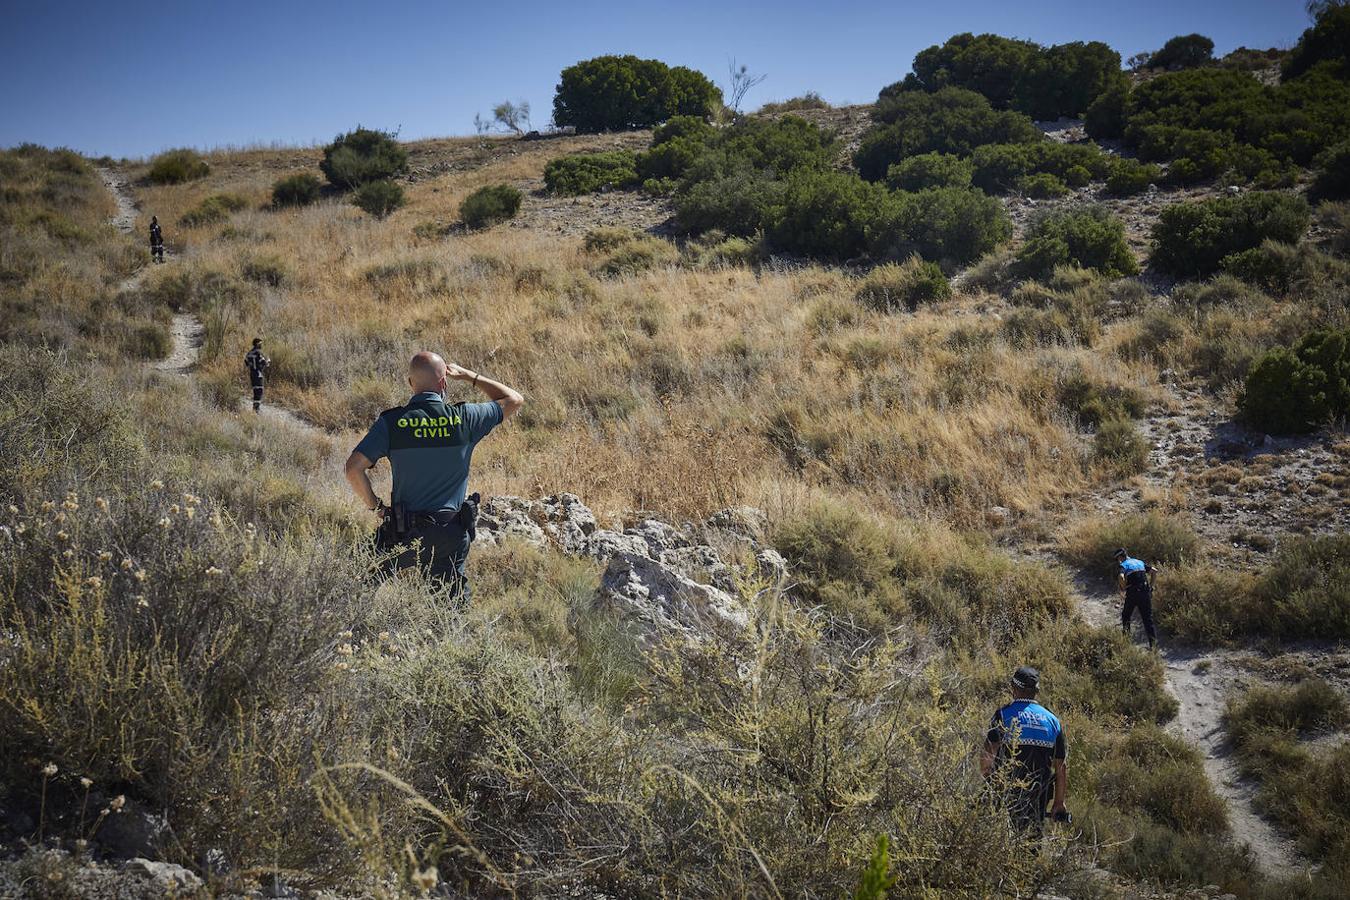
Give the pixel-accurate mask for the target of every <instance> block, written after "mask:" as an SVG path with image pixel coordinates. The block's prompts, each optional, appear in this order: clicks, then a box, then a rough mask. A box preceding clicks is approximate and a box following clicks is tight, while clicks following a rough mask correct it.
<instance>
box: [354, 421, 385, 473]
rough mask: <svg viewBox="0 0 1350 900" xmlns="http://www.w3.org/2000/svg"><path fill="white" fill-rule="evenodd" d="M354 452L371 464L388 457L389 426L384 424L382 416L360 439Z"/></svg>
mask: <svg viewBox="0 0 1350 900" xmlns="http://www.w3.org/2000/svg"><path fill="white" fill-rule="evenodd" d="M354 452H356V453H360V454H361V455H362V456H364V457H365V458H366V459H368V460H370V461H371V462H378V461H379V460H380V459H382V458H384V457H385V456H388V455H389V426H388V425H386V424H385V422H384V417H383V416H381V417H380V418H378V419H376V420H375V424H374V425H372V426H370V430H369V431H367V432H366V436H365V437H363V438H361V443H359V444H357V445H356V450H355V451H354Z"/></svg>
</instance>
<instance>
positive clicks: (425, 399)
mask: <svg viewBox="0 0 1350 900" xmlns="http://www.w3.org/2000/svg"><path fill="white" fill-rule="evenodd" d="M501 421H502V407H501V405H500V404H498V403H495V402H488V403H454V404H447V403H446V402H445V401H444V399H442V397H441V395H440V394H438V393H436V392H435V391H423V392H422V393H420V394H417V395H415V396H414V397H413V398H412V399H411V400H409V401H408V404H407V405H406V406H400V407H396V408H394V409H390V410H385V411H384V412H382V413H380V417H379V418H378V419H376V420H375V424H374V425H372V426H371V428H370V431H368V432H366V436H365V437H364V438H362V439H361V443H359V444H357V445H356V451H357V452H358V453H361V454H362V455H363V456H365V457H366V459H369V460H370V461H371V462H376V461H378V460H380V459H382V458H383V457H386V456H387V457H389V467H390V469H392V470H393V474H394V487H393V496H392V502H394V503H402V504H404V505H405V506H406V507H407V508H408V511H409V512H442V511H446V510H456V509H459V506H460V504H461V503H463V502H464V495H465V494H466V493H467V491H468V484H469V461H470V459H471V458H472V457H473V448H474V447H475V446H477V444H478V442H479V441H481V440H482V439H483V438H484V437H486V436H487V433H488V432H489V431H491V430H492V429H493V428H495V427H496V426H497V425H499V424H501Z"/></svg>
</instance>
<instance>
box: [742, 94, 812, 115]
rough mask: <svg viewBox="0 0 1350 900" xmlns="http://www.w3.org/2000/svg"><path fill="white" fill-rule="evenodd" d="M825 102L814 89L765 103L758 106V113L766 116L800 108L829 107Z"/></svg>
mask: <svg viewBox="0 0 1350 900" xmlns="http://www.w3.org/2000/svg"><path fill="white" fill-rule="evenodd" d="M829 108H830V104H829V103H827V102H826V101H825V100H824V98H822V97H821V96H820V94H818V93H816V92H815V91H807V92H806V93H805V94H802V95H801V96H800V97H790V98H788V99H787V100H781V101H778V102H770V103H765V104H764V105H763V106H761V107H760V108H759V111H758V115H761V116H766V115H771V114H773V113H784V112H795V111H797V110H801V109H829Z"/></svg>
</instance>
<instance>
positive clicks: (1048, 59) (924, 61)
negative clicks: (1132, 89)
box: [887, 33, 1124, 119]
mask: <svg viewBox="0 0 1350 900" xmlns="http://www.w3.org/2000/svg"><path fill="white" fill-rule="evenodd" d="M913 70H914V71H913V73H912V74H911V75H909V76H907V77H906V78H905V80H904V81H903V82H901V83H899V84H897V85H892V86H891V87H890V88H887V90H888V91H893V92H894V91H898V90H927V91H937V90H940V89H942V88H944V87H960V88H966V89H968V90H972V91H976V92H978V93H980V94H982V95H984V96H985V97H986V98H988V100H989V102H990V103H992V104H993V105H994V106H995V107H998V108H1000V109H1015V110H1017V111H1019V112H1022V113H1025V114H1026V115H1029V116H1032V117H1034V118H1037V119H1057V118H1059V117H1061V116H1077V115H1080V114H1081V113H1082V112H1083V110H1085V109H1087V107H1088V105H1089V104H1090V103H1092V101H1093V100H1094V99H1096V97H1097V96H1098V95H1100V94H1101V93H1102V92H1103V91H1105V90H1107V89H1108V88H1110V87H1111V86H1113V85H1115V84H1117V83H1120V82H1122V81H1123V80H1124V78H1123V76H1122V74H1121V71H1120V54H1118V53H1116V52H1115V51H1114V50H1112V49H1111V48H1110V47H1108V46H1107V45H1106V44H1103V43H1101V42H1099V41H1093V42H1091V43H1083V42H1079V41H1075V42H1073V43H1069V44H1058V45H1055V46H1051V47H1042V46H1040V45H1038V44H1034V43H1032V42H1030V41H1020V40H1014V39H1011V38H1005V37H1000V36H999V35H996V34H981V35H973V34H969V33H967V34H958V35H955V36H953V37H952V38H950V39H949V40H948V41H947V42H946V43H945V44H941V45H936V44H935V45H933V46H931V47H928V48H926V49H924V50H921V51H919V53H918V54H917V55H916V56H915V57H914V65H913Z"/></svg>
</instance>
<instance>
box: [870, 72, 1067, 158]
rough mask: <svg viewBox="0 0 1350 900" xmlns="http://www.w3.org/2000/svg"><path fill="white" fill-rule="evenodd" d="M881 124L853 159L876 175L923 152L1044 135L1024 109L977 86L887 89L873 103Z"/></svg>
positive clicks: (964, 152) (964, 150)
mask: <svg viewBox="0 0 1350 900" xmlns="http://www.w3.org/2000/svg"><path fill="white" fill-rule="evenodd" d="M872 117H873V119H874V120H875V123H876V124H875V125H874V126H873V127H872V128H871V129H870V130H869V131H868V132H867V133H866V134H864V136H863V138H862V142H861V144H860V145H859V147H858V150H857V152H856V153H855V154H854V156H853V162H854V164H855V165H856V166H857V167H858V171H859V172H860V173H861V174H862V176H863V177H864V178H866V179H868V180H870V181H880V180H881V179H883V178H885V177H886V173H887V171H888V170H889V169H890V167H891V166H892V165H895V164H896V163H898V162H901V161H902V160H904V159H906V158H907V157H910V156H917V155H918V154H920V153H931V152H938V153H953V154H956V155H958V156H968V155H969V154H970V153H971V151H973V150H974V149H975V148H976V147H978V146H981V145H982V144H1016V143H1032V142H1036V141H1040V140H1043V139H1044V136H1043V135H1042V134H1041V132H1040V131H1039V130H1038V129H1037V128H1036V126H1035V125H1034V124H1032V122H1031V120H1030V119H1028V118H1027V117H1026V116H1024V115H1022V114H1021V113H1016V112H1012V111H1010V110H996V109H994V108H993V107H992V106H990V105H989V101H988V100H987V99H985V98H984V97H983V96H981V95H980V94H977V93H975V92H974V91H968V90H963V89H961V88H943V89H942V90H940V91H937V92H936V93H932V94H929V93H925V92H923V91H899V92H896V93H893V94H886V93H885V92H884V91H883V92H882V96H881V97H880V98H879V99H878V100H877V104H876V107H875V108H874V109H873V112H872Z"/></svg>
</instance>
